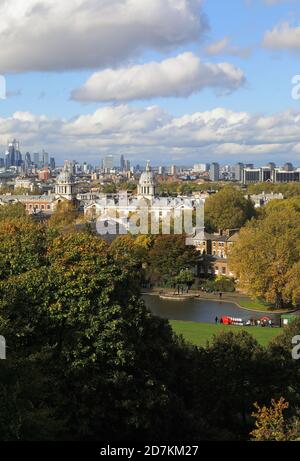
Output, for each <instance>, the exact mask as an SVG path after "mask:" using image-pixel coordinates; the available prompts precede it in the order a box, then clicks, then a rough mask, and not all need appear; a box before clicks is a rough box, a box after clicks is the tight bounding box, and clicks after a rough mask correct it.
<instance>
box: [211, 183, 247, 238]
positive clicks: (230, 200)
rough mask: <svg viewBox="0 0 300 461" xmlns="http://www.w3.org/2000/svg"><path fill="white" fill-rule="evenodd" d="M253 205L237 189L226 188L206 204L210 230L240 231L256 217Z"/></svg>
mask: <svg viewBox="0 0 300 461" xmlns="http://www.w3.org/2000/svg"><path fill="white" fill-rule="evenodd" d="M255 214H256V213H255V208H254V205H253V203H252V202H251V201H250V200H248V199H246V198H245V197H244V196H243V193H242V192H241V191H240V190H238V189H237V188H235V187H232V186H226V187H224V188H223V189H222V190H221V191H220V192H218V193H217V194H215V195H212V196H211V197H210V198H209V199H208V200H207V201H206V204H205V219H206V224H207V227H208V228H209V229H210V230H213V231H217V230H219V229H222V230H224V229H239V228H240V227H242V226H244V224H245V223H246V222H247V221H248V220H250V219H251V218H252V217H254V216H255Z"/></svg>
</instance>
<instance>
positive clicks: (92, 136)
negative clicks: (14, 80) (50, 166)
mask: <svg viewBox="0 0 300 461" xmlns="http://www.w3.org/2000/svg"><path fill="white" fill-rule="evenodd" d="M12 137H16V138H18V139H20V141H21V144H22V146H23V151H25V152H26V151H27V150H31V151H36V150H38V149H41V148H45V149H47V150H48V151H49V152H50V153H53V154H55V155H56V156H57V157H59V158H60V159H61V160H62V159H63V158H69V157H70V156H72V158H77V159H80V160H83V159H85V160H87V161H90V162H93V163H96V164H99V162H100V158H101V157H102V156H103V155H105V154H106V153H113V154H116V155H119V154H120V153H123V154H125V155H128V156H130V157H131V158H132V160H133V161H136V162H137V163H139V162H142V161H143V160H146V159H147V158H150V159H152V161H153V162H155V163H156V164H157V163H159V164H166V163H168V162H171V161H176V162H178V163H180V164H182V163H192V162H195V163H199V161H212V160H219V161H220V162H224V161H232V162H235V161H240V160H243V161H253V162H260V163H263V162H267V161H268V160H271V159H272V160H275V161H277V162H278V163H280V162H282V163H283V162H284V161H286V160H292V161H294V162H295V163H296V162H297V159H299V160H300V112H296V111H285V112H281V113H278V114H274V115H272V116H264V115H251V114H249V113H247V112H234V111H230V110H227V109H222V108H218V109H214V110H211V111H206V112H196V113H193V114H187V115H184V116H182V117H175V118H174V117H173V116H172V115H171V114H169V113H168V112H166V111H165V110H163V109H162V108H160V107H157V106H150V107H147V108H136V107H131V106H128V105H120V106H112V107H103V108H100V109H98V110H96V111H95V112H94V113H92V114H88V115H81V116H79V117H76V118H74V119H71V120H66V119H50V118H48V117H46V116H38V115H34V114H31V113H23V112H17V113H15V114H14V115H12V116H11V117H8V118H0V145H2V146H3V148H2V149H3V151H4V148H5V145H6V142H7V140H8V139H10V138H12ZM299 163H300V162H299Z"/></svg>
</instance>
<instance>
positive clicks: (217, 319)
mask: <svg viewBox="0 0 300 461" xmlns="http://www.w3.org/2000/svg"><path fill="white" fill-rule="evenodd" d="M215 322H216V325H218V323H219V318H218V317H216V318H215Z"/></svg>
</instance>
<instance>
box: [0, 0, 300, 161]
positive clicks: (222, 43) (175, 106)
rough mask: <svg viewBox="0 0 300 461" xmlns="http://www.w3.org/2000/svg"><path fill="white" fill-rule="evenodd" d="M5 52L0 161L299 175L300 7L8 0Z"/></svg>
mask: <svg viewBox="0 0 300 461" xmlns="http://www.w3.org/2000/svg"><path fill="white" fill-rule="evenodd" d="M0 43H1V51H0V76H1V75H2V76H3V77H4V79H1V78H0V155H1V153H2V154H4V152H5V149H6V145H7V142H8V140H9V139H11V138H17V139H18V140H19V141H20V143H21V150H22V151H23V152H26V151H31V152H34V151H41V150H42V149H45V150H46V151H48V152H49V154H50V155H52V156H55V157H56V159H57V161H58V162H62V161H63V159H75V160H78V161H82V162H83V161H86V162H89V163H92V164H95V165H97V164H99V163H100V159H101V158H102V157H104V156H105V155H107V154H113V155H115V156H116V158H118V157H119V156H120V155H122V154H123V155H125V157H126V158H128V159H130V160H131V161H132V162H133V163H135V164H137V163H139V164H143V163H145V161H146V160H147V159H150V160H151V162H152V164H154V165H169V164H173V163H176V164H179V165H192V164H195V163H204V162H212V161H217V162H220V163H222V164H226V163H232V164H234V163H236V162H239V161H243V162H247V163H255V164H258V165H263V164H265V163H267V162H269V161H275V162H276V163H277V164H278V165H281V164H283V163H285V162H287V161H292V162H293V163H294V164H295V165H296V166H300V86H299V82H300V77H298V78H297V77H296V76H299V75H300V60H299V57H300V2H299V0H226V1H220V0H72V2H61V1H59V0H0ZM292 79H294V81H293V82H294V83H292ZM3 81H5V82H6V99H1V94H2V95H4V94H3V93H4V90H3ZM1 82H2V91H1Z"/></svg>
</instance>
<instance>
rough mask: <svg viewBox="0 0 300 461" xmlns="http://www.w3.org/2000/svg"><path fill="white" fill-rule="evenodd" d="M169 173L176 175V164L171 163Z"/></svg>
mask: <svg viewBox="0 0 300 461" xmlns="http://www.w3.org/2000/svg"><path fill="white" fill-rule="evenodd" d="M170 173H171V175H172V176H176V175H177V167H176V165H172V166H171V168H170Z"/></svg>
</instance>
